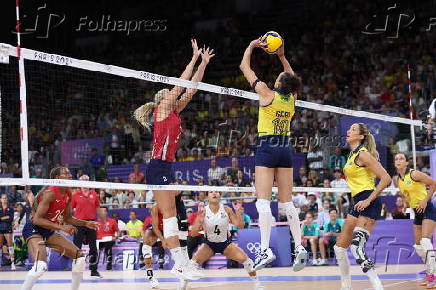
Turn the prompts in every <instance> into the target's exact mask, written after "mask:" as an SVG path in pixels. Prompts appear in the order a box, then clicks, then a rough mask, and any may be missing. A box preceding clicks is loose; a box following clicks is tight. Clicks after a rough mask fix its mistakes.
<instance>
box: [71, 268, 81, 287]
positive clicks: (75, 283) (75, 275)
mask: <svg viewBox="0 0 436 290" xmlns="http://www.w3.org/2000/svg"><path fill="white" fill-rule="evenodd" d="M71 278H72V279H71V290H79V286H80V282H82V280H83V272H71Z"/></svg>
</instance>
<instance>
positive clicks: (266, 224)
mask: <svg viewBox="0 0 436 290" xmlns="http://www.w3.org/2000/svg"><path fill="white" fill-rule="evenodd" d="M270 203H271V201H269V200H266V199H258V200H257V201H256V208H257V211H258V213H259V228H260V248H261V249H262V250H265V249H268V248H269V240H270V237H271V227H272V221H273V219H272V214H271V206H270Z"/></svg>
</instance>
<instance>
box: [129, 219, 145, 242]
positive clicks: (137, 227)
mask: <svg viewBox="0 0 436 290" xmlns="http://www.w3.org/2000/svg"><path fill="white" fill-rule="evenodd" d="M142 225H143V223H142V222H141V221H140V220H136V221H135V222H132V221H129V222H128V223H127V224H126V231H127V235H129V236H131V237H133V238H138V237H140V236H141V233H142Z"/></svg>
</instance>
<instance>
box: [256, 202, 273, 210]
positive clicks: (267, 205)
mask: <svg viewBox="0 0 436 290" xmlns="http://www.w3.org/2000/svg"><path fill="white" fill-rule="evenodd" d="M270 204H271V201H269V200H266V199H258V200H257V201H256V208H257V212H259V213H261V212H264V213H271V206H270Z"/></svg>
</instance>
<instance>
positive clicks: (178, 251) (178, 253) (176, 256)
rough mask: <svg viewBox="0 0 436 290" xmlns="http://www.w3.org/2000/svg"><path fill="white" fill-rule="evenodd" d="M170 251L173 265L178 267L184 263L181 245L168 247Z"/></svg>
mask: <svg viewBox="0 0 436 290" xmlns="http://www.w3.org/2000/svg"><path fill="white" fill-rule="evenodd" d="M170 252H171V258H172V259H173V260H174V267H176V268H180V267H181V266H183V265H184V264H185V263H184V259H185V256H184V254H183V252H182V248H181V247H177V248H174V249H170Z"/></svg>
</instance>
